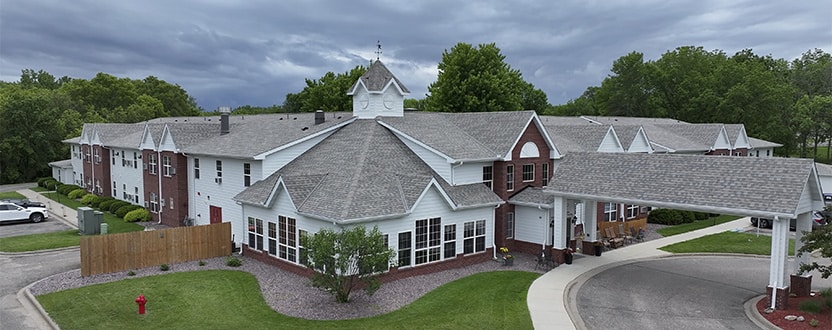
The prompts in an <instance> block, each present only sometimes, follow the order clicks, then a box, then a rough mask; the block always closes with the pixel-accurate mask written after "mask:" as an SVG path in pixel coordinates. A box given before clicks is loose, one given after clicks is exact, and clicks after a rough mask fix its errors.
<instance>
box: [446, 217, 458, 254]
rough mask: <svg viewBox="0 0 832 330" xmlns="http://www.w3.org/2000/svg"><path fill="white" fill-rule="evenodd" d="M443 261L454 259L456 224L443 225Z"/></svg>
mask: <svg viewBox="0 0 832 330" xmlns="http://www.w3.org/2000/svg"><path fill="white" fill-rule="evenodd" d="M444 249H445V259H449V258H453V257H456V224H453V225H445V246H444Z"/></svg>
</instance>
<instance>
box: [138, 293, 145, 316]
mask: <svg viewBox="0 0 832 330" xmlns="http://www.w3.org/2000/svg"><path fill="white" fill-rule="evenodd" d="M136 304H138V305H139V314H144V304H147V299H144V295H143V294H140V295H139V297H138V298H136Z"/></svg>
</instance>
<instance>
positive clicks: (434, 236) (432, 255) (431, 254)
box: [413, 217, 442, 265]
mask: <svg viewBox="0 0 832 330" xmlns="http://www.w3.org/2000/svg"><path fill="white" fill-rule="evenodd" d="M422 223H423V224H424V225H423V226H422V225H420V224H422ZM421 227H424V229H423V230H424V232H423V233H422V232H420V229H422V228H421ZM415 233H416V236H415V239H414V242H413V243H414V247H415V248H414V249H413V250H414V256H415V259H414V264H415V265H421V264H427V263H431V262H436V261H439V260H441V259H442V254H441V250H442V218H439V217H437V218H430V219H419V220H416V228H415Z"/></svg>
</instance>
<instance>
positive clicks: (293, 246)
mask: <svg viewBox="0 0 832 330" xmlns="http://www.w3.org/2000/svg"><path fill="white" fill-rule="evenodd" d="M277 222H278V225H279V227H280V241H278V250H279V255H278V257H279V258H280V259H286V260H289V261H291V262H295V261H297V246H298V240H297V236H295V229H296V228H297V221H296V220H295V219H293V218H287V217H284V216H282V215H281V216H279V217H277Z"/></svg>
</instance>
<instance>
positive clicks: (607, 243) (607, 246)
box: [595, 230, 610, 251]
mask: <svg viewBox="0 0 832 330" xmlns="http://www.w3.org/2000/svg"><path fill="white" fill-rule="evenodd" d="M595 238H597V239H598V241H600V242H601V243H602V244H604V251H607V250H609V249H610V240H609V239H607V238H606V237H603V236H601V231H600V230H597V231H595Z"/></svg>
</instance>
